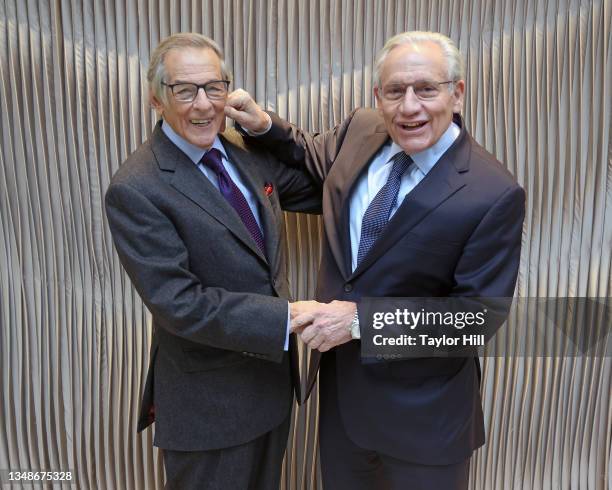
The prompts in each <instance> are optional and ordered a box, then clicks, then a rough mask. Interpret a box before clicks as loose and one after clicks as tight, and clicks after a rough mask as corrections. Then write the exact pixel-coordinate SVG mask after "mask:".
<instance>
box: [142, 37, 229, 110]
mask: <svg viewBox="0 0 612 490" xmlns="http://www.w3.org/2000/svg"><path fill="white" fill-rule="evenodd" d="M182 48H199V49H211V50H212V51H213V52H214V53H215V54H216V55H217V56H218V57H219V60H220V61H221V77H222V78H223V79H224V80H231V77H232V75H231V73H230V72H229V70H228V69H227V67H226V66H225V60H224V59H223V50H222V49H221V48H220V47H219V45H218V44H217V43H216V42H215V41H213V40H212V39H210V38H209V37H206V36H204V35H203V34H198V33H197V32H181V33H178V34H173V35H172V36H169V37H167V38H165V39H164V40H162V42H160V43H159V44H158V45H157V47H156V48H155V49H154V50H153V52H152V53H151V59H150V60H149V69H148V70H147V81H148V82H149V89H150V90H151V92H152V93H153V95H154V96H155V97H157V98H158V99H159V100H161V101H162V102H164V103H168V98H167V95H166V94H167V92H166V90H164V86H163V85H162V82H167V79H166V77H167V72H166V66H165V57H166V54H167V53H168V51H170V50H172V49H182Z"/></svg>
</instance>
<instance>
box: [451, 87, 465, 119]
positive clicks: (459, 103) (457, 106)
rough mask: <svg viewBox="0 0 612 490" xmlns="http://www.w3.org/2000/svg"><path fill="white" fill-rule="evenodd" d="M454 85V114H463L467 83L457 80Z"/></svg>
mask: <svg viewBox="0 0 612 490" xmlns="http://www.w3.org/2000/svg"><path fill="white" fill-rule="evenodd" d="M453 85H454V87H453V99H454V102H453V112H454V113H456V114H461V111H462V109H463V99H464V97H465V82H464V81H463V80H457V81H456V82H455V83H454V84H453Z"/></svg>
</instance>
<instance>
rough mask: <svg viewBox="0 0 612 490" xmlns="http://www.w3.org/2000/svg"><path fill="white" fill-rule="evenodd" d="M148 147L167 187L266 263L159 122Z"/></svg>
mask: <svg viewBox="0 0 612 490" xmlns="http://www.w3.org/2000/svg"><path fill="white" fill-rule="evenodd" d="M151 147H152V149H153V153H154V154H155V157H156V158H157V162H158V165H159V167H160V168H161V169H162V170H164V171H167V172H169V173H170V172H171V174H170V175H169V183H170V185H172V186H173V187H174V188H175V189H176V190H177V191H179V192H180V193H181V194H183V195H184V196H186V197H187V198H189V199H190V200H191V201H193V202H194V203H195V204H197V205H198V206H199V207H200V208H201V209H202V210H203V211H205V212H206V213H207V214H209V215H210V216H211V217H212V218H214V219H215V220H217V221H218V222H219V223H221V224H222V225H224V226H225V227H226V228H227V229H229V230H230V231H231V232H232V233H233V234H234V235H235V236H236V238H238V239H239V240H240V241H242V242H243V243H244V244H245V245H246V246H247V247H248V248H250V249H251V250H252V251H253V253H255V254H256V255H257V256H259V257H260V258H261V259H262V260H263V261H264V262H267V260H266V258H265V257H264V255H263V253H262V252H261V251H260V250H259V247H258V246H257V244H256V243H255V241H254V240H253V238H252V237H251V235H250V233H249V232H248V230H247V229H246V227H245V226H244V223H243V222H242V220H241V219H240V217H239V216H238V214H237V213H236V211H235V210H234V209H233V208H232V207H231V205H230V204H229V203H228V202H227V201H226V200H225V198H224V197H223V196H222V195H221V193H220V192H219V191H218V190H217V189H216V188H215V187H214V186H213V185H212V183H211V182H210V181H209V180H208V179H207V178H206V176H205V175H204V174H202V172H201V171H200V170H199V169H198V168H197V166H196V165H194V163H193V162H192V161H191V160H190V159H189V158H188V157H187V155H185V154H184V153H183V152H182V151H181V150H180V149H179V148H178V147H177V146H176V145H174V144H173V143H172V142H171V141H170V140H169V139H168V138H167V136H166V135H165V134H164V133H163V131H162V130H161V126H160V124H159V123H158V124H157V126H156V127H155V130H154V132H153V134H152V135H151ZM232 162H233V161H232ZM252 188H253V187H252Z"/></svg>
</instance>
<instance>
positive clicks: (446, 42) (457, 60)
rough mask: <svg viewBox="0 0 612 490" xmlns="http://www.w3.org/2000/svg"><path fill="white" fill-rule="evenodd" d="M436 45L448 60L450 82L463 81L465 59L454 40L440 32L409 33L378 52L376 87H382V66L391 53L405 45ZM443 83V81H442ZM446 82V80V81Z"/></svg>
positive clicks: (391, 41) (398, 37)
mask: <svg viewBox="0 0 612 490" xmlns="http://www.w3.org/2000/svg"><path fill="white" fill-rule="evenodd" d="M423 43H435V44H437V45H438V46H440V49H441V50H442V54H443V55H444V58H445V59H446V70H447V77H448V80H463V77H464V72H463V59H462V58H461V53H460V52H459V49H457V46H456V45H455V43H454V42H453V41H452V39H450V38H448V37H446V36H445V35H444V34H440V33H439V32H428V31H408V32H402V33H401V34H397V35H396V36H393V37H392V38H391V39H389V40H388V41H387V42H386V44H385V45H384V46H383V48H382V49H381V50H380V51H379V52H378V55H377V56H376V61H375V63H374V85H375V86H377V87H380V84H381V80H380V77H381V72H382V66H383V63H384V62H385V59H386V58H387V56H388V55H389V53H390V52H391V51H392V50H393V49H395V48H397V47H398V46H401V45H404V44H423ZM440 81H442V80H440ZM444 81H446V80H444Z"/></svg>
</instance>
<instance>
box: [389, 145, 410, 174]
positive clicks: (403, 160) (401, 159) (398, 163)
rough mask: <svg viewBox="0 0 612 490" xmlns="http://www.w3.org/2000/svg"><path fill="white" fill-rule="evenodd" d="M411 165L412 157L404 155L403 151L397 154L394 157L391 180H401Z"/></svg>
mask: <svg viewBox="0 0 612 490" xmlns="http://www.w3.org/2000/svg"><path fill="white" fill-rule="evenodd" d="M411 163H412V158H410V155H408V154H406V153H404V152H403V151H400V152H399V153H396V154H395V156H394V157H393V168H391V174H390V175H389V178H390V179H391V178H396V179H397V178H400V177H401V176H402V175H403V174H404V172H405V171H406V169H408V167H409V166H410V164H411Z"/></svg>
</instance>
